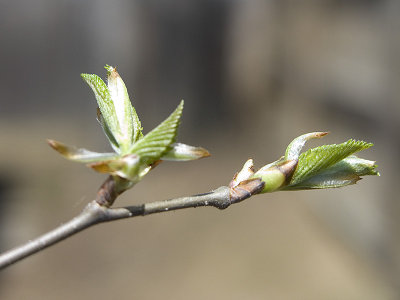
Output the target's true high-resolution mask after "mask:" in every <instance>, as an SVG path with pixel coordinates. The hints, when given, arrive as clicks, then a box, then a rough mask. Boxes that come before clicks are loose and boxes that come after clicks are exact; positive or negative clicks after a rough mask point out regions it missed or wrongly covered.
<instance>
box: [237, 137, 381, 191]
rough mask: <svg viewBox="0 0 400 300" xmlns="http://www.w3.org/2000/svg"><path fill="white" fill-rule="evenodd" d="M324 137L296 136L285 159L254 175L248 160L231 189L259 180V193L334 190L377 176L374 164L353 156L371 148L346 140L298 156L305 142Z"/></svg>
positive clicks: (266, 166)
mask: <svg viewBox="0 0 400 300" xmlns="http://www.w3.org/2000/svg"><path fill="white" fill-rule="evenodd" d="M326 134H327V132H312V133H307V134H304V135H301V136H299V137H298V138H296V139H294V140H293V141H292V142H291V143H290V144H289V146H288V147H287V149H286V153H285V156H283V157H281V158H280V159H278V160H277V161H275V162H272V163H270V164H267V165H265V166H264V167H262V168H261V169H259V170H258V171H257V172H254V167H253V160H251V159H249V160H248V161H247V162H246V163H245V165H244V166H243V169H242V170H241V171H240V172H239V173H238V174H237V175H235V177H234V179H233V180H232V181H231V183H230V187H231V189H232V190H233V189H235V187H236V186H239V185H240V184H241V183H242V182H247V181H248V180H251V179H254V178H260V179H261V180H262V181H263V182H264V186H263V188H262V190H261V191H260V192H261V193H268V192H274V191H281V190H304V189H324V188H335V187H342V186H346V185H349V184H354V183H356V182H357V181H358V180H360V179H361V177H360V176H365V175H379V173H378V172H377V171H376V170H375V168H376V167H377V166H376V165H375V162H374V161H370V160H365V159H361V158H358V157H357V156H355V155H352V154H354V153H355V152H358V151H361V150H364V149H368V148H369V147H371V146H372V145H373V144H371V143H366V142H363V141H355V140H349V141H347V142H345V143H342V144H338V145H336V144H332V145H324V146H321V147H316V148H312V149H310V150H308V151H306V152H304V153H300V152H301V150H302V148H303V147H304V145H305V143H306V142H307V141H308V140H310V139H313V138H320V137H323V136H325V135H326Z"/></svg>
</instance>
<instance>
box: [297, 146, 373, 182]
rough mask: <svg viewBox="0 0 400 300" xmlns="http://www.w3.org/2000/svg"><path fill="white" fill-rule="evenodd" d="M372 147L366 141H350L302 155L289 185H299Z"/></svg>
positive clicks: (313, 149)
mask: <svg viewBox="0 0 400 300" xmlns="http://www.w3.org/2000/svg"><path fill="white" fill-rule="evenodd" d="M372 145H373V144H371V143H366V142H364V141H355V140H348V141H347V142H345V143H342V144H338V145H337V144H332V145H324V146H321V147H317V148H312V149H309V150H308V151H306V152H304V153H302V154H301V155H300V157H299V162H298V165H297V168H296V170H295V172H294V174H293V177H292V179H291V181H290V184H289V185H290V186H292V185H293V186H294V185H297V184H299V183H301V182H302V181H305V180H307V179H308V178H310V177H312V176H314V175H316V174H318V173H319V172H320V171H324V170H326V169H328V168H329V167H331V166H333V165H334V164H336V163H338V162H339V161H341V160H342V159H344V158H346V157H348V156H349V155H351V154H353V153H355V152H358V151H361V150H364V149H368V148H369V147H371V146H372Z"/></svg>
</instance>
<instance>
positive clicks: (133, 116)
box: [105, 65, 143, 144]
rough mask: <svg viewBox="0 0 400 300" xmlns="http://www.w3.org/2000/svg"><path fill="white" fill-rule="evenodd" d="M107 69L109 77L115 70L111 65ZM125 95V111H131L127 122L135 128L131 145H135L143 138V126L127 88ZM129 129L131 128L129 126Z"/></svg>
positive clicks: (106, 66)
mask: <svg viewBox="0 0 400 300" xmlns="http://www.w3.org/2000/svg"><path fill="white" fill-rule="evenodd" d="M105 69H106V70H107V72H108V75H109V74H110V73H111V72H113V71H114V70H115V69H114V68H113V67H111V66H109V65H105ZM121 81H122V79H121ZM124 94H125V99H127V101H126V102H125V103H124V105H125V109H126V110H129V113H128V114H127V116H128V115H129V119H128V120H127V122H128V123H129V124H132V126H133V132H132V141H131V143H132V144H133V143H135V142H136V141H137V140H139V139H140V138H142V137H143V134H142V125H141V123H140V120H139V116H138V115H137V113H136V110H135V108H134V107H133V105H132V103H131V101H130V100H129V95H128V91H127V89H126V87H124ZM129 127H131V126H130V125H129Z"/></svg>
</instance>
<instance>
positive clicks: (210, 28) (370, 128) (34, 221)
mask: <svg viewBox="0 0 400 300" xmlns="http://www.w3.org/2000/svg"><path fill="white" fill-rule="evenodd" d="M399 13H400V2H399V1H397V0H386V1H385V0H381V1H378V0H364V1H361V0H347V1H343V0H336V1H335V0H323V1H316V0H314V1H312V0H304V1H289V0H264V1H261V0H260V1H257V0H252V1H227V0H205V1H191V0H187V1H178V0H170V1H159V0H147V1H139V0H136V1H127V0H114V1H104V0H102V1H93V0H91V1H90V0H89V1H71V0H60V1H50V0H36V1H27V0H25V1H24V0H16V1H10V0H2V1H0V65H1V69H2V71H1V72H0V95H1V96H0V141H1V142H0V208H1V209H0V225H1V226H0V249H1V250H2V251H4V250H7V249H9V248H12V247H14V246H16V245H19V244H21V243H23V242H25V241H27V240H29V239H32V238H34V237H36V236H38V235H40V234H42V233H44V232H46V231H48V230H50V229H52V228H54V227H55V226H57V225H59V224H61V223H62V222H64V221H66V220H69V219H70V218H72V217H73V216H75V215H76V214H77V213H79V212H80V210H81V209H82V208H83V207H84V206H85V204H86V203H87V202H89V201H90V200H91V199H93V197H94V196H95V193H96V190H97V189H98V187H99V186H100V184H101V183H102V181H103V180H104V179H105V176H103V175H101V174H97V173H95V172H93V171H91V170H89V169H88V168H85V167H84V166H83V165H80V164H75V163H72V162H68V161H67V160H64V159H63V158H62V157H60V156H59V155H58V154H57V153H55V152H54V151H53V150H51V149H50V148H49V147H48V146H47V144H46V138H52V139H56V140H59V141H62V142H65V143H67V144H71V145H77V146H80V147H85V148H88V149H91V150H95V151H108V150H110V149H109V146H108V143H107V141H106V138H105V137H104V136H103V133H102V131H101V129H100V127H99V126H98V124H97V122H96V104H95V98H94V96H93V94H92V92H91V90H90V88H89V87H88V86H87V85H86V84H85V83H84V82H83V81H82V80H81V78H80V76H79V74H80V73H95V74H98V75H100V76H101V77H103V78H104V77H105V73H106V71H105V70H104V69H103V66H104V65H105V64H110V65H112V66H117V68H118V71H119V73H120V74H121V76H122V78H123V79H124V81H125V83H126V85H127V87H128V91H129V92H130V96H131V100H132V102H133V104H134V106H135V107H136V110H137V112H138V114H139V116H140V117H141V121H142V125H143V126H144V131H145V132H148V131H149V130H151V129H152V128H153V127H154V126H156V125H157V124H158V123H159V122H160V121H162V120H163V119H164V118H165V117H166V116H167V115H168V114H169V113H170V112H171V111H172V110H173V109H174V108H175V107H176V105H177V104H178V103H179V100H180V99H185V101H186V102H185V110H184V115H183V120H182V124H181V127H180V131H179V136H178V139H179V141H180V142H184V143H188V144H193V145H201V146H203V147H205V148H207V149H208V150H209V151H210V152H211V153H212V156H211V157H210V158H207V159H204V160H200V161H196V162H188V163H168V162H166V163H163V164H162V165H161V166H159V167H158V168H157V169H155V170H154V171H153V172H152V173H151V174H149V175H148V176H146V178H145V179H144V180H143V181H142V182H140V183H139V184H138V185H137V186H136V187H135V188H134V189H132V190H130V191H128V192H127V193H126V194H124V195H122V196H121V197H120V199H119V200H118V201H117V203H116V205H118V206H123V205H130V204H139V203H143V202H150V201H156V200H162V199H167V198H173V197H177V196H183V195H191V194H197V193H201V192H206V191H209V190H211V189H214V188H217V187H219V186H221V185H226V184H228V182H229V181H230V179H231V178H232V176H233V175H234V173H235V172H236V171H238V170H239V169H240V168H241V166H242V164H243V163H244V162H245V161H246V160H247V159H248V158H250V157H251V158H254V160H255V164H256V166H257V167H261V166H263V165H265V164H266V163H269V162H271V161H273V160H275V159H277V158H279V157H280V156H281V155H282V154H283V152H284V150H285V148H286V146H287V144H288V143H289V142H290V141H291V140H292V139H293V138H294V137H296V136H298V135H300V134H303V133H306V132H311V131H325V130H327V131H330V132H331V134H330V135H329V136H328V137H326V138H324V140H322V141H321V140H319V141H318V142H311V143H310V145H311V146H317V145H319V144H321V142H325V143H340V142H343V141H346V140H347V139H349V138H356V139H364V140H366V141H371V142H374V143H375V146H374V147H373V148H372V149H369V150H367V151H365V152H364V153H361V156H362V157H364V158H367V159H372V160H377V163H378V164H379V171H380V172H381V177H379V178H378V177H368V178H365V179H364V180H362V181H361V182H359V184H357V185H355V186H350V187H347V188H343V189H337V190H325V191H310V192H308V191H304V192H282V193H274V194H265V195H261V196H257V197H254V198H252V199H250V200H248V201H245V202H242V203H241V204H238V205H234V206H232V207H230V208H229V209H227V210H225V211H218V210H216V209H214V208H198V209H188V210H183V211H177V212H171V213H165V214H160V215H153V216H148V217H146V218H135V219H131V220H124V221H118V222H113V223H110V224H103V225H99V226H96V227H94V228H91V229H89V230H86V231H84V232H82V233H80V234H78V235H76V236H74V237H72V238H69V239H68V240H66V241H64V242H62V243H60V244H58V245H56V246H54V247H51V248H49V249H47V250H45V251H43V252H41V253H39V254H37V255H35V256H33V257H30V258H27V259H26V260H24V261H21V262H19V263H18V264H16V265H14V266H11V267H9V268H8V269H6V270H3V271H2V272H1V273H0V298H1V299H109V298H111V297H116V298H117V297H118V298H119V299H132V298H135V299H161V298H163V299H399V297H400V279H399V278H400V235H399V232H400V230H399V229H400V203H399V199H398V198H399V196H396V195H397V194H398V193H397V189H396V185H397V184H398V182H399V179H400V178H399V175H398V168H399V167H400V159H399V155H398V154H399V150H400V142H399V133H398V132H399V129H400V121H399V119H400V118H399V117H400V101H399V94H400V81H399V80H400V65H399V60H398V54H399V53H400V36H399V34H398V32H399V30H400V19H399V17H398V15H399Z"/></svg>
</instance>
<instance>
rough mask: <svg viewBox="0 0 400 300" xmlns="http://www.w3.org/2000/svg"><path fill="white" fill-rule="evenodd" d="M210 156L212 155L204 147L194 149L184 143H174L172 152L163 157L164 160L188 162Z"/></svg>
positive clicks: (171, 148)
mask: <svg viewBox="0 0 400 300" xmlns="http://www.w3.org/2000/svg"><path fill="white" fill-rule="evenodd" d="M207 156H210V153H209V152H208V151H207V150H206V149H204V148H202V147H193V146H189V145H185V144H182V143H174V144H172V145H171V147H170V150H169V151H167V152H166V153H165V154H164V155H163V156H162V157H161V159H162V160H171V161H188V160H196V159H199V158H203V157H207Z"/></svg>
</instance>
